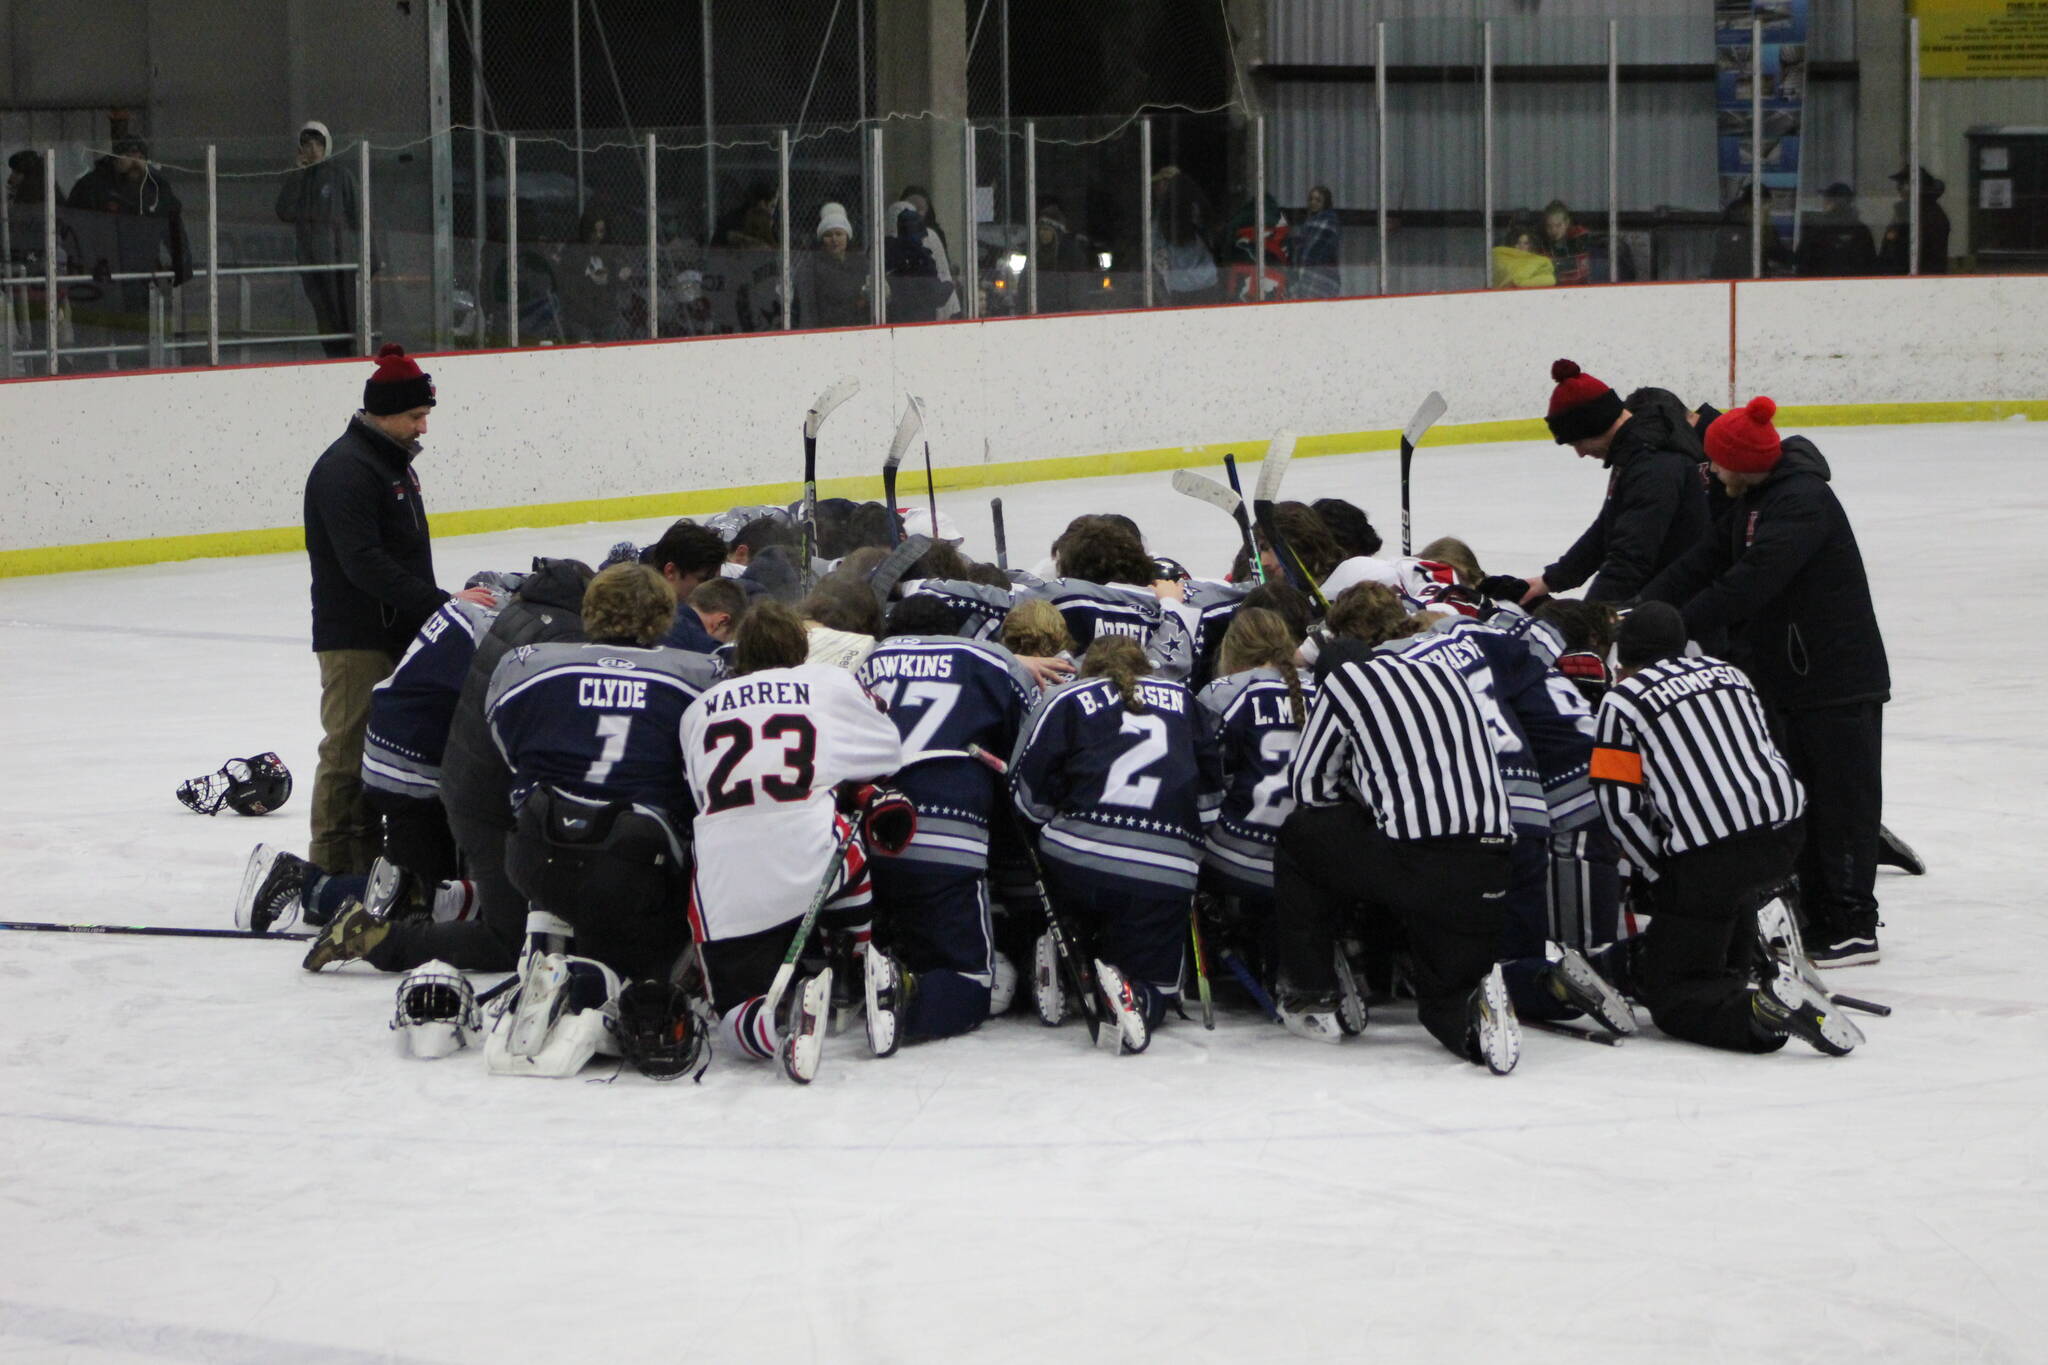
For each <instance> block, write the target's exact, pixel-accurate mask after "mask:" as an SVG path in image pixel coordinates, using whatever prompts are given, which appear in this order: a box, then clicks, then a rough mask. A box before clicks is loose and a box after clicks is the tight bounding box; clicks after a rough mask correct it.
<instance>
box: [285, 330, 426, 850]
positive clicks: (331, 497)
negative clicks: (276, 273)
mask: <svg viewBox="0 0 2048 1365" xmlns="http://www.w3.org/2000/svg"><path fill="white" fill-rule="evenodd" d="M433 406H434V384H433V381H432V379H430V378H429V377H428V376H427V375H425V374H423V373H421V372H420V367H419V366H418V365H415V364H414V363H413V362H412V361H410V360H408V359H407V358H406V355H405V351H404V349H403V348H401V347H399V346H396V345H391V346H386V347H385V348H384V349H383V351H382V352H380V353H379V355H378V360H377V370H376V373H374V374H372V375H371V376H370V378H369V380H368V381H367V382H366V383H365V384H364V385H363V407H362V411H360V412H358V413H356V415H355V416H354V417H353V418H351V419H350V421H349V424H348V430H347V431H345V432H343V433H342V434H341V437H340V439H339V440H337V441H335V443H334V444H333V445H331V446H329V447H327V450H326V452H325V453H323V454H322V455H321V456H320V458H319V460H318V461H316V462H315V463H314V465H313V472H312V473H311V474H309V475H307V476H306V498H305V519H306V557H307V558H308V559H309V560H310V561H311V562H312V568H313V654H314V657H315V658H317V659H318V660H319V661H320V729H321V740H320V766H319V768H318V769H317V770H316V772H315V773H314V776H313V812H312V822H313V842H312V848H311V850H310V851H309V856H310V857H311V858H312V860H313V861H314V862H315V863H317V864H319V865H320V866H321V867H322V868H325V869H326V870H327V871H329V872H337V873H351V872H353V873H365V872H368V871H369V870H370V864H371V863H372V862H373V861H374V860H375V859H376V857H377V852H378V848H379V844H380V841H379V839H378V837H377V822H376V817H375V815H374V813H373V812H372V811H371V810H370V808H369V806H368V805H367V804H366V803H365V802H364V800H363V795H362V783H361V781H360V778H359V772H360V769H361V767H362V761H363V727H364V725H365V724H366V723H367V722H368V720H369V715H370V691H371V689H372V688H374V687H375V686H376V685H377V684H378V683H379V682H380V681H382V680H383V679H384V678H386V677H388V676H390V674H391V670H392V669H393V668H395V667H396V666H397V664H398V657H399V656H400V655H401V654H403V653H404V652H405V649H406V646H407V645H408V644H409V643H411V641H412V637H413V636H414V635H416V634H417V633H418V632H419V628H420V627H421V626H422V625H424V624H425V623H426V619H427V617H429V616H431V615H432V614H433V613H434V610H435V609H436V608H437V607H439V606H440V605H441V603H443V602H445V601H447V600H448V594H447V593H445V592H443V591H441V589H440V588H438V587H436V586H435V584H434V552H433V547H432V546H431V545H430V544H429V543H428V540H427V514H426V509H425V508H424V507H423V506H422V505H421V503H420V481H419V477H418V476H417V475H416V474H414V473H413V470H412V459H413V456H414V455H416V454H418V453H419V448H420V447H419V438H420V437H421V436H423V435H425V434H426V430H427V413H428V411H429V410H430V409H432V408H433Z"/></svg>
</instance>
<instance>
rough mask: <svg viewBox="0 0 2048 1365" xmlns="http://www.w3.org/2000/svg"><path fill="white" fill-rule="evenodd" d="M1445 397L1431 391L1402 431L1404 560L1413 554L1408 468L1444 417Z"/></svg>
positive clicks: (1402, 536)
mask: <svg viewBox="0 0 2048 1365" xmlns="http://www.w3.org/2000/svg"><path fill="white" fill-rule="evenodd" d="M1444 407H1445V403H1444V396H1443V395H1442V394H1440V393H1438V392H1437V391H1436V390H1434V389H1431V390H1430V392H1429V397H1427V398H1425V399H1423V400H1422V406H1421V407H1419V408H1417V409H1416V410H1415V415H1414V416H1413V417H1410V418H1409V419H1408V425H1407V426H1406V427H1404V428H1403V429H1402V431H1401V554H1402V557H1403V558H1406V557H1407V556H1408V555H1410V554H1413V553H1414V550H1413V548H1412V546H1411V534H1410V531H1409V527H1408V468H1409V466H1410V465H1411V464H1413V463H1414V461H1415V447H1416V446H1418V445H1420V444H1422V437H1423V435H1424V433H1426V432H1427V431H1428V430H1429V429H1430V428H1431V427H1433V426H1435V425H1436V419H1437V418H1439V417H1441V416H1443V415H1444Z"/></svg>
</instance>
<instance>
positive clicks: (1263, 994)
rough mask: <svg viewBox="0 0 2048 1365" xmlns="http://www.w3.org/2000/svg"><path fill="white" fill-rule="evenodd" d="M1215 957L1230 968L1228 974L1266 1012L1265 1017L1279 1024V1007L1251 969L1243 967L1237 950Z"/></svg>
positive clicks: (1226, 949)
mask: <svg viewBox="0 0 2048 1365" xmlns="http://www.w3.org/2000/svg"><path fill="white" fill-rule="evenodd" d="M1217 956H1219V957H1221V958H1222V959H1223V965H1224V966H1226V967H1228V968H1230V974H1231V975H1232V976H1234V977H1236V978H1237V984H1238V985H1240V986H1242V987H1244V989H1245V993H1246V994H1248V995H1249V996H1251V998H1252V1000H1253V1001H1254V1002H1255V1003H1256V1004H1257V1005H1258V1007H1259V1008H1260V1009H1262V1010H1264V1011H1265V1012H1266V1017H1267V1018H1268V1019H1271V1020H1272V1021H1273V1022H1274V1023H1276V1024H1277V1023H1279V1022H1280V1006H1279V1005H1278V1004H1276V1003H1274V1000H1273V997H1272V995H1271V994H1270V993H1269V992H1268V991H1267V990H1266V988H1265V987H1264V986H1261V985H1260V984H1259V979H1258V977H1256V976H1254V975H1252V969H1251V968H1250V967H1247V966H1245V963H1244V959H1243V958H1241V957H1239V956H1238V955H1237V950H1236V949H1235V948H1225V949H1224V950H1223V951H1222V952H1221V953H1219V954H1217Z"/></svg>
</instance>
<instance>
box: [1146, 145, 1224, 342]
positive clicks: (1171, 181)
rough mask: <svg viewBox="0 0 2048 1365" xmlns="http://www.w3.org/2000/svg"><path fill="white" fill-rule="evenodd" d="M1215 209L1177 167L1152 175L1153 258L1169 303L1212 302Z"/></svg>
mask: <svg viewBox="0 0 2048 1365" xmlns="http://www.w3.org/2000/svg"><path fill="white" fill-rule="evenodd" d="M1214 227H1215V212H1214V210H1213V209H1211V208H1210V206H1209V198H1208V196H1207V195H1205V194H1203V193H1202V190H1201V187H1200V186H1198V185H1196V184H1195V182H1194V180H1193V179H1192V178H1190V177H1189V176H1188V175H1187V174H1186V173H1185V172H1183V171H1182V170H1181V168H1180V167H1178V166H1165V167H1161V168H1160V169H1159V170H1158V171H1155V172H1154V173H1153V175H1152V261H1153V269H1155V270H1157V271H1158V272H1159V278H1160V284H1161V287H1162V293H1163V298H1162V299H1161V300H1160V301H1161V302H1162V303H1163V304H1165V305H1166V306H1168V307H1172V306H1173V305H1175V304H1186V303H1215V302H1217V301H1218V299H1219V298H1220V297H1221V287H1220V284H1219V277H1218V275H1217V272H1216V253H1215V252H1214V251H1213V250H1212V249H1211V248H1210V244H1209V237H1210V234H1211V232H1212V231H1213V230H1214Z"/></svg>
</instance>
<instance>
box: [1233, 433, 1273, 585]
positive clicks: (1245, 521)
mask: <svg viewBox="0 0 2048 1365" xmlns="http://www.w3.org/2000/svg"><path fill="white" fill-rule="evenodd" d="M1223 473H1224V475H1225V476H1226V477H1228V478H1229V480H1230V491H1231V492H1233V493H1235V494H1237V506H1236V507H1233V508H1231V509H1230V515H1232V516H1234V517H1236V518H1237V533H1238V534H1239V535H1240V536H1242V537H1243V538H1244V555H1245V560H1246V562H1247V563H1249V564H1250V565H1251V570H1252V578H1253V579H1254V580H1256V581H1257V582H1259V583H1260V584H1264V583H1265V581H1266V562H1265V561H1264V560H1263V559H1260V558H1259V543H1258V541H1257V540H1255V539H1254V538H1253V537H1252V517H1251V511H1250V509H1249V508H1247V507H1246V506H1245V505H1244V484H1243V482H1242V481H1241V480H1239V478H1238V477H1237V456H1236V455H1234V454H1225V455H1224V457H1223Z"/></svg>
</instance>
